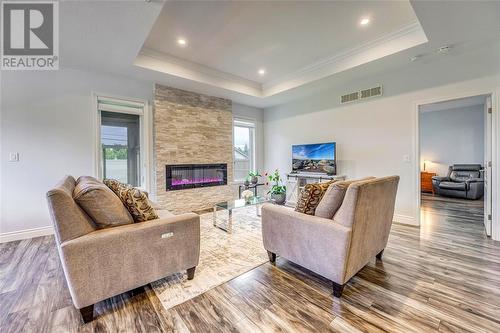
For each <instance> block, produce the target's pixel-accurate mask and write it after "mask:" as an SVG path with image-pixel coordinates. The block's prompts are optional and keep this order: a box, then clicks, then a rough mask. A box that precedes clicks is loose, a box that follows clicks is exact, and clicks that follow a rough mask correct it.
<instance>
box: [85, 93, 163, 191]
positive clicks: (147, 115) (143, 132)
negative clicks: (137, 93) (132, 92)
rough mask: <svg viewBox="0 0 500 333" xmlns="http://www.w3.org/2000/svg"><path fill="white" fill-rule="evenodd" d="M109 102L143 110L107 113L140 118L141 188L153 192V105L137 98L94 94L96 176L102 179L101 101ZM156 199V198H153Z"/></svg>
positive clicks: (119, 109)
mask: <svg viewBox="0 0 500 333" xmlns="http://www.w3.org/2000/svg"><path fill="white" fill-rule="evenodd" d="M100 99H101V100H109V101H114V102H125V103H130V104H131V105H134V106H138V107H141V108H142V110H133V109H132V108H127V107H124V108H123V109H122V108H116V109H113V108H109V109H108V107H106V109H107V111H111V112H118V113H129V114H137V115H138V116H139V117H140V118H139V126H140V145H141V165H142V170H140V172H141V184H140V186H139V187H141V188H143V189H144V190H146V191H147V192H151V189H152V182H151V174H152V170H151V163H152V156H153V153H152V149H153V147H152V144H153V140H152V115H151V112H152V111H151V110H152V108H151V104H150V103H149V101H147V100H141V99H136V98H129V97H121V96H113V95H110V94H101V93H98V92H92V103H93V107H92V115H91V121H92V128H93V133H94V154H93V155H94V160H93V164H94V176H95V177H96V178H98V179H101V178H102V160H101V126H100V123H101V110H100V108H99V100H100ZM153 199H154V198H153Z"/></svg>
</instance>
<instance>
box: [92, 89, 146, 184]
mask: <svg viewBox="0 0 500 333" xmlns="http://www.w3.org/2000/svg"><path fill="white" fill-rule="evenodd" d="M146 106H147V105H146V103H144V102H135V101H128V100H120V99H115V98H108V97H101V96H98V97H97V111H98V115H99V120H98V123H99V124H98V125H99V126H98V137H99V149H98V153H97V155H98V157H97V158H98V162H99V163H98V164H99V170H98V174H99V177H100V178H113V179H117V180H119V181H121V182H123V183H126V184H130V185H132V186H138V187H143V188H146V187H147V179H149V178H148V177H146V176H147V174H148V169H147V168H146V166H147V157H148V153H147V152H148V150H147V149H146V148H147V147H146V146H147V142H148V140H146V139H147V135H145V134H146V133H147V131H146V130H145V129H146V126H145V124H146V123H147V121H146V120H145V118H147V117H146V114H147V113H146Z"/></svg>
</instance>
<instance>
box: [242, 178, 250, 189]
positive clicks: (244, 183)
mask: <svg viewBox="0 0 500 333" xmlns="http://www.w3.org/2000/svg"><path fill="white" fill-rule="evenodd" d="M243 185H245V187H248V186H250V181H249V180H248V177H247V179H245V181H244V182H243Z"/></svg>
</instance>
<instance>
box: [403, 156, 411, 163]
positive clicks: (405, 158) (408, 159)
mask: <svg viewBox="0 0 500 333" xmlns="http://www.w3.org/2000/svg"><path fill="white" fill-rule="evenodd" d="M403 162H405V163H410V162H411V159H410V155H403Z"/></svg>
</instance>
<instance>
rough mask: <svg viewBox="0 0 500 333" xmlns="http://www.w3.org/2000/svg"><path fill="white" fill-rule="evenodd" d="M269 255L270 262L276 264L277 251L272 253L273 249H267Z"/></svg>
mask: <svg viewBox="0 0 500 333" xmlns="http://www.w3.org/2000/svg"><path fill="white" fill-rule="evenodd" d="M267 256H268V257H269V262H270V263H271V264H274V263H275V262H276V253H272V252H271V251H267Z"/></svg>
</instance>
